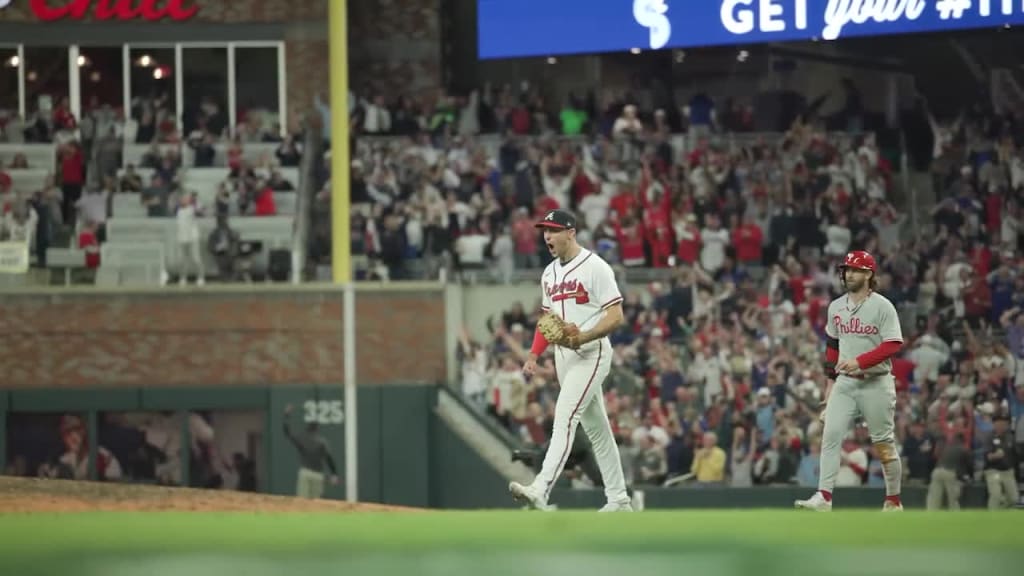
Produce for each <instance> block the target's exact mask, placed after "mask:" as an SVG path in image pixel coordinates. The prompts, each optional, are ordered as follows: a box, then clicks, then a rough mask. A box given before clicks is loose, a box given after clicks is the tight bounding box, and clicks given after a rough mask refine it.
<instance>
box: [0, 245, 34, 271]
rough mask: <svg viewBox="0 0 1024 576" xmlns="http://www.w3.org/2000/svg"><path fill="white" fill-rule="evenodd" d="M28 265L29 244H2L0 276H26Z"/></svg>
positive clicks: (0, 246) (0, 247) (0, 249)
mask: <svg viewBox="0 0 1024 576" xmlns="http://www.w3.org/2000/svg"><path fill="white" fill-rule="evenodd" d="M28 264H29V262H28V242H0V274H24V273H26V272H28Z"/></svg>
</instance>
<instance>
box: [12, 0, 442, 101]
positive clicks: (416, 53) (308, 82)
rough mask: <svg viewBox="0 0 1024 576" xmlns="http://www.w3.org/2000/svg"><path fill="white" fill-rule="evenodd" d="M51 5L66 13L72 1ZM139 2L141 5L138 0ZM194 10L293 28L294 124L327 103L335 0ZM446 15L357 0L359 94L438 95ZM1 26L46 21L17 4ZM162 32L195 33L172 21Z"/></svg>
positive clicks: (426, 4) (354, 66)
mask: <svg viewBox="0 0 1024 576" xmlns="http://www.w3.org/2000/svg"><path fill="white" fill-rule="evenodd" d="M48 1H49V3H50V4H51V5H53V6H60V5H61V3H66V2H68V1H69V0H48ZM134 1H135V2H136V4H135V5H137V2H138V0H134ZM93 2H95V0H93ZM193 4H195V5H198V6H199V12H198V13H197V14H196V16H195V17H194V19H193V21H195V22H202V23H220V24H247V23H277V22H280V23H285V24H286V27H285V41H286V46H287V47H286V50H287V57H286V66H287V69H288V70H287V73H288V102H289V108H290V110H289V117H290V118H297V113H298V112H300V111H305V110H308V109H309V108H310V107H311V105H312V101H313V96H314V95H315V94H316V93H318V92H320V93H322V94H324V96H325V97H326V95H327V91H328V89H329V85H330V80H329V78H330V76H329V67H328V44H327V38H328V32H327V6H328V4H327V0H231V1H218V0H190V3H189V4H188V5H193ZM438 9H439V0H349V18H348V24H349V26H348V35H349V65H350V68H349V82H350V85H351V87H352V89H353V90H356V91H358V92H359V93H361V94H370V93H374V92H383V93H385V94H386V95H389V96H391V95H395V94H401V93H410V92H411V93H414V94H417V95H422V94H427V93H430V92H433V91H436V90H437V88H438V87H439V86H441V31H440V17H439V14H438ZM89 13H90V14H91V13H92V11H91V10H90V12H89ZM0 22H25V23H38V22H39V21H38V19H37V18H36V16H35V14H33V13H32V10H31V8H30V7H29V0H15V1H14V2H13V3H12V4H11V5H9V6H8V7H7V8H6V9H4V10H2V11H0ZM40 25H45V24H40ZM82 25H88V24H87V23H85V24H82ZM139 25H140V26H146V25H149V24H145V23H140V24H139ZM156 25H159V26H187V24H176V23H169V22H168V23H161V24H156ZM183 39H184V38H183ZM112 41H113V42H116V40H112Z"/></svg>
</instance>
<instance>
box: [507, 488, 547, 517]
mask: <svg viewBox="0 0 1024 576" xmlns="http://www.w3.org/2000/svg"><path fill="white" fill-rule="evenodd" d="M508 491H509V492H511V493H512V498H514V499H515V500H517V501H519V502H526V503H527V504H528V505H529V506H530V508H533V509H535V510H542V511H544V512H550V511H552V510H554V509H555V508H554V506H550V505H549V504H548V503H547V502H546V501H545V500H544V496H543V495H541V494H538V493H537V491H536V490H534V489H533V487H531V486H523V485H522V484H520V483H519V482H509V483H508Z"/></svg>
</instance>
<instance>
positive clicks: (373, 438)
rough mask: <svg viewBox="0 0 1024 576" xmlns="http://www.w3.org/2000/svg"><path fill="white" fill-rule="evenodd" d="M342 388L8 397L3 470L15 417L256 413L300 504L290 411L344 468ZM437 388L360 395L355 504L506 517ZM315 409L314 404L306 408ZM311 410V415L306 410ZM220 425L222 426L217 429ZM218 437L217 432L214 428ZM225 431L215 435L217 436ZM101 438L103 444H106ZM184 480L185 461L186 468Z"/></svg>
mask: <svg viewBox="0 0 1024 576" xmlns="http://www.w3.org/2000/svg"><path fill="white" fill-rule="evenodd" d="M341 392H342V389H341V387H340V386H292V387H288V388H280V387H262V388H260V387H243V388H239V387H219V388H178V389H160V390H150V389H143V388H136V389H121V390H104V389H83V390H10V391H3V392H0V430H2V431H4V433H3V434H0V462H7V461H8V456H9V455H10V453H11V447H10V446H8V434H7V433H6V431H7V421H8V418H11V417H14V416H13V415H22V416H23V415H25V414H57V413H78V414H81V415H82V416H83V418H84V420H85V422H86V423H87V429H88V436H89V438H97V437H101V436H100V435H98V429H99V423H100V421H101V418H102V417H103V414H105V413H110V412H124V413H133V412H150V413H154V412H165V413H166V412H176V413H181V412H185V411H197V412H200V413H204V412H211V411H212V412H218V413H222V414H232V413H255V414H257V415H259V416H260V417H261V421H262V422H263V427H262V430H260V431H259V434H258V438H259V441H258V448H257V451H258V452H260V454H257V455H254V456H255V460H256V461H257V462H260V463H261V466H260V470H258V471H257V475H258V477H259V479H260V482H259V486H258V489H259V491H261V492H269V493H273V494H294V493H295V489H296V473H297V470H298V466H299V461H298V456H297V453H296V451H295V450H294V448H293V447H292V446H291V445H290V443H289V442H288V440H287V438H286V437H285V435H284V432H283V422H284V418H285V407H286V406H288V405H292V406H295V411H294V412H293V414H292V415H291V416H290V417H291V418H292V423H293V429H294V430H297V431H301V429H302V427H303V422H304V420H306V417H305V416H306V414H312V415H313V419H315V420H318V421H319V422H320V424H319V425H320V427H321V430H322V432H323V434H324V436H325V437H326V438H327V439H328V440H329V442H330V451H331V454H332V456H333V457H334V459H335V462H336V463H337V464H338V465H339V467H341V466H342V463H343V462H344V456H345V455H344V441H343V440H344V439H343V429H344V426H343V422H341V421H338V420H337V419H336V418H334V416H333V413H334V410H332V408H337V407H340V402H341V398H342V394H341ZM437 394H438V388H437V387H436V386H410V385H394V386H362V387H360V388H359V391H358V402H359V421H358V430H359V455H358V456H359V459H358V460H359V479H358V480H359V498H360V499H361V500H363V501H367V502H379V503H385V504H394V505H406V506H418V507H432V508H445V509H478V508H510V507H513V506H514V504H513V502H511V500H510V499H509V497H508V493H507V491H506V485H507V481H506V479H505V478H503V477H501V475H500V474H498V472H497V471H496V470H494V469H493V467H491V466H490V465H488V464H487V463H486V462H485V461H484V460H483V459H482V458H480V457H479V456H478V455H477V454H476V453H475V452H474V451H473V449H472V448H470V447H469V446H468V445H467V444H466V442H465V441H464V440H463V439H462V438H461V437H459V436H458V435H457V434H455V433H454V432H453V431H452V430H450V429H449V428H448V426H447V424H445V423H444V421H443V420H442V419H441V418H440V417H439V416H438V415H437V413H436V412H435V408H436V405H437ZM309 403H312V404H309ZM307 405H309V406H312V407H313V408H312V410H311V411H307V408H306V406H307ZM180 421H181V422H182V423H183V425H182V426H181V427H180V431H179V433H180V434H181V445H182V446H188V445H190V443H191V438H190V436H189V434H190V432H189V427H188V426H186V425H184V423H185V422H187V420H186V419H185V418H181V420H180ZM214 422H215V424H216V420H215V421H214ZM215 427H216V426H215ZM222 432H223V431H220V432H218V434H220V433H222ZM101 438H102V437H101ZM89 447H90V452H91V454H92V457H91V459H90V464H92V465H91V466H90V470H89V471H90V476H91V477H93V478H95V477H96V467H95V465H94V464H95V461H96V450H97V448H96V443H95V442H90V443H89ZM182 466H183V468H185V469H186V470H185V471H184V472H183V473H182V477H184V478H187V477H189V474H188V472H187V468H188V466H189V463H188V460H187V459H184V460H183V462H182ZM640 490H641V491H642V492H643V502H644V506H645V507H646V508H648V509H656V508H779V507H782V508H786V507H790V506H792V501H793V500H794V499H796V498H798V497H804V496H806V495H807V490H806V489H803V488H796V487H757V488H748V489H733V488H711V487H705V488H697V487H694V486H688V487H684V488H667V489H666V488H641V489H640ZM837 496H838V497H839V498H841V500H839V502H841V504H842V506H844V507H851V508H856V507H866V508H874V507H878V506H879V503H880V502H881V499H882V496H883V492H882V490H881V489H874V488H871V489H869V488H864V489H848V490H842V491H840V493H839V494H837ZM325 497H327V498H332V499H341V498H343V497H344V487H343V485H339V486H329V487H328V488H327V491H326V493H325ZM903 498H904V502H905V503H906V504H907V506H908V507H914V508H923V506H924V498H925V490H924V489H923V488H920V487H910V488H907V489H905V490H904V494H903ZM603 499H604V496H603V493H602V492H601V491H600V490H572V489H569V488H567V487H566V484H565V482H564V481H563V482H561V484H560V487H559V488H557V489H556V490H555V491H554V492H553V495H552V502H555V503H557V504H558V505H559V507H562V508H598V507H600V506H601V505H602V503H603ZM984 504H985V493H984V487H982V486H970V487H967V488H966V489H965V493H964V497H963V505H964V506H965V507H983V506H984Z"/></svg>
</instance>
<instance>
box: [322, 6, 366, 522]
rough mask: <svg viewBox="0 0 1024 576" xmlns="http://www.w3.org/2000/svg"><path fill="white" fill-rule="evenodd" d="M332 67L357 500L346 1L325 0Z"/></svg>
mask: <svg viewBox="0 0 1024 576" xmlns="http://www.w3.org/2000/svg"><path fill="white" fill-rule="evenodd" d="M327 4H328V11H329V14H328V26H327V33H328V44H329V45H330V67H331V97H330V105H331V235H332V238H331V248H332V249H331V271H332V274H333V280H334V284H335V285H338V284H343V285H344V286H345V293H344V300H343V307H342V309H343V314H342V322H343V327H342V328H343V330H342V334H343V336H342V337H343V342H342V346H343V348H344V362H343V365H344V398H345V401H344V411H345V412H344V413H345V424H344V425H345V499H346V500H348V501H350V502H355V501H357V500H358V499H359V455H358V453H357V451H358V445H359V444H358V440H357V438H356V433H357V432H356V431H357V429H358V428H357V425H356V417H357V411H356V405H357V391H356V335H355V326H356V319H355V316H356V305H355V287H354V286H353V284H352V255H351V254H352V252H351V236H350V234H349V228H350V220H349V212H350V210H349V208H350V206H351V203H350V199H349V196H350V192H349V168H350V166H351V161H350V160H349V126H348V30H347V28H346V26H347V23H346V20H347V18H346V16H347V13H346V10H347V9H348V6H347V4H348V2H347V0H327Z"/></svg>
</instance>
